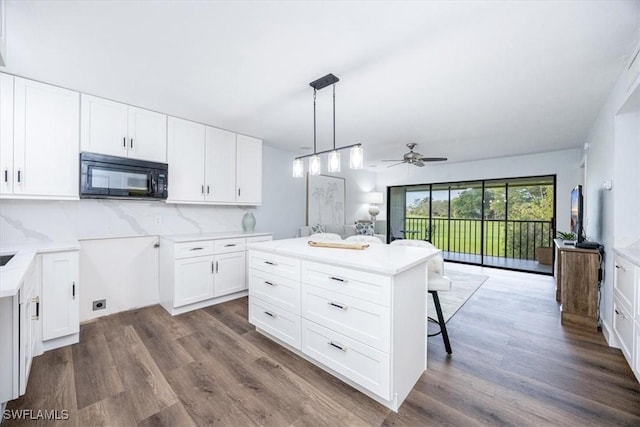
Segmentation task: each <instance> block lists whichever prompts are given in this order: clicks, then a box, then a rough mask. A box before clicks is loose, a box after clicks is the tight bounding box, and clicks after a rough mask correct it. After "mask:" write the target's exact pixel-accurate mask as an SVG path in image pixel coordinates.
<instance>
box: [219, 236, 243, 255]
mask: <svg viewBox="0 0 640 427" xmlns="http://www.w3.org/2000/svg"><path fill="white" fill-rule="evenodd" d="M213 245H214V252H215V253H216V254H226V253H229V252H239V251H244V249H245V239H244V237H243V238H240V239H221V240H214V244H213Z"/></svg>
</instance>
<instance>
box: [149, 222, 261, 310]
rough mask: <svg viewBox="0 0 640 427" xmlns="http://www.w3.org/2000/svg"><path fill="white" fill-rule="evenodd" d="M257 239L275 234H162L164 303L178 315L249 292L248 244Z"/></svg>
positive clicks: (162, 297)
mask: <svg viewBox="0 0 640 427" xmlns="http://www.w3.org/2000/svg"><path fill="white" fill-rule="evenodd" d="M191 239H193V240H191ZM253 239H263V240H271V235H260V236H250V237H237V236H233V235H229V234H228V233H225V235H224V237H219V238H215V237H207V236H196V237H192V238H183V237H180V236H177V237H175V236H174V237H161V239H160V265H159V266H160V271H159V276H160V277H159V278H160V304H161V305H162V306H163V307H164V308H165V310H167V311H168V312H169V313H171V314H172V315H176V314H180V313H184V312H187V311H191V310H195V309H198V308H202V307H206V306H209V305H213V304H217V303H220V302H224V301H228V300H230V299H233V298H239V297H241V296H244V295H246V292H245V291H246V289H247V277H246V271H247V267H246V245H247V241H254V240H253ZM260 241H261V240H260Z"/></svg>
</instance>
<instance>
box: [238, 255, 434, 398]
mask: <svg viewBox="0 0 640 427" xmlns="http://www.w3.org/2000/svg"><path fill="white" fill-rule="evenodd" d="M248 264H249V267H250V268H249V322H250V323H252V324H253V325H255V326H256V328H257V329H258V331H259V332H261V333H264V334H266V335H267V336H270V337H273V338H276V339H277V340H278V341H280V342H281V343H284V344H286V345H287V346H289V348H290V349H292V350H293V351H298V352H299V354H301V355H302V356H303V357H306V358H308V359H309V360H311V361H312V362H317V363H316V364H318V366H321V367H323V368H325V369H327V370H329V372H331V373H333V374H334V375H337V376H338V377H339V378H341V379H343V380H345V381H348V382H350V384H351V385H353V386H354V387H356V388H358V389H359V390H361V391H363V392H365V393H367V394H368V395H369V396H371V397H373V398H375V399H376V400H378V401H380V402H381V403H384V404H385V405H386V406H388V407H390V408H392V409H394V410H397V407H398V406H399V404H400V403H402V400H404V398H405V397H406V395H407V394H408V392H409V391H410V389H411V388H412V387H413V385H414V383H415V381H414V380H415V379H417V378H418V377H419V375H420V373H421V372H422V371H423V370H424V369H425V363H426V354H425V352H424V350H425V341H424V339H425V338H424V334H423V333H421V332H419V331H424V324H419V321H418V324H416V326H415V327H413V328H409V329H412V331H411V332H404V331H402V330H403V329H405V327H404V326H403V327H401V328H398V329H396V330H395V333H394V329H393V328H394V324H405V323H406V322H407V321H408V320H410V318H411V321H414V320H415V317H416V315H419V313H422V316H421V317H420V318H421V319H422V322H423V323H424V306H422V311H420V304H421V302H420V300H425V299H426V298H425V294H424V289H422V290H421V289H420V288H419V287H417V286H415V285H416V282H417V281H418V280H419V279H417V278H423V277H424V270H419V267H416V271H415V272H412V273H404V274H403V275H401V276H400V277H397V278H396V277H394V276H385V275H381V274H377V273H372V272H367V271H362V270H353V269H349V268H344V267H338V266H334V265H330V264H325V263H320V262H313V261H309V260H306V259H300V258H297V257H294V256H283V255H281V254H274V253H272V252H269V251H261V250H250V251H249V263H248ZM394 284H395V285H396V286H397V290H396V291H395V292H396V293H395V294H394V292H393V285H394ZM394 295H395V297H394ZM394 299H395V300H396V301H402V302H400V303H398V302H397V304H402V306H400V307H398V306H397V307H395V308H394V305H393V301H394ZM421 328H422V329H421ZM416 331H418V332H417V333H415V332H416ZM394 339H395V342H394ZM405 351H406V352H408V353H409V354H411V355H412V356H411V357H406V353H403V352H405ZM394 354H395V355H396V356H395V358H396V363H397V365H393V364H392V360H393V359H394V357H392V356H393V355H394ZM400 360H402V362H400ZM398 363H399V364H398ZM394 375H395V382H393V381H394ZM409 378H411V380H409ZM412 381H414V382H412Z"/></svg>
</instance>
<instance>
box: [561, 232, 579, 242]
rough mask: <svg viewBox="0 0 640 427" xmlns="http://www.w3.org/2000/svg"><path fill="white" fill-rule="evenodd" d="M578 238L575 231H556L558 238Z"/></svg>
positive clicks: (572, 239)
mask: <svg viewBox="0 0 640 427" xmlns="http://www.w3.org/2000/svg"><path fill="white" fill-rule="evenodd" d="M576 238H577V236H576V235H575V233H572V232H570V231H558V232H557V233H556V239H562V240H571V241H574V240H576Z"/></svg>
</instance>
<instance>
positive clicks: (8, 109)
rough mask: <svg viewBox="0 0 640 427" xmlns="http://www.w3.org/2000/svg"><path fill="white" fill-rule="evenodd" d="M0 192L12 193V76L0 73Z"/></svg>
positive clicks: (3, 193) (4, 193)
mask: <svg viewBox="0 0 640 427" xmlns="http://www.w3.org/2000/svg"><path fill="white" fill-rule="evenodd" d="M0 168H1V169H0V173H2V179H1V181H0V182H1V184H0V194H2V195H8V194H13V77H12V76H8V75H6V74H0Z"/></svg>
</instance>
